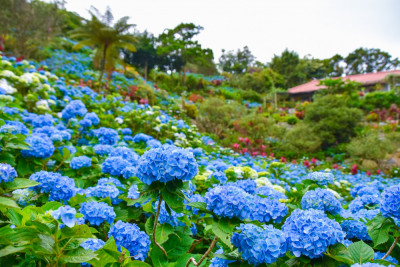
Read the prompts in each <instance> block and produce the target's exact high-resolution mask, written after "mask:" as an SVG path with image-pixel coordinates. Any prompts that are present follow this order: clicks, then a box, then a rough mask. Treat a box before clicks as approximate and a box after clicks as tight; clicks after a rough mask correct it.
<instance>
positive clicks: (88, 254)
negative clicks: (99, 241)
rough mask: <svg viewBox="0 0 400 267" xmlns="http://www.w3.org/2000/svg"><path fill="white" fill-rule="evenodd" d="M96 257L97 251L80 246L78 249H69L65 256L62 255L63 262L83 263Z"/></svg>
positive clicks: (61, 260)
mask: <svg viewBox="0 0 400 267" xmlns="http://www.w3.org/2000/svg"><path fill="white" fill-rule="evenodd" d="M95 257H96V253H95V252H94V251H92V250H86V249H84V248H78V249H76V250H72V251H69V252H68V253H67V254H65V256H62V257H60V262H61V263H82V262H87V261H90V260H91V259H93V258H95Z"/></svg>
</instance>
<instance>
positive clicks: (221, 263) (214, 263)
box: [209, 248, 235, 267]
mask: <svg viewBox="0 0 400 267" xmlns="http://www.w3.org/2000/svg"><path fill="white" fill-rule="evenodd" d="M219 254H224V250H223V249H222V248H220V249H218V250H217V251H215V253H214V255H219ZM232 262H235V261H233V260H226V259H222V258H218V257H214V258H212V259H211V264H210V266H209V267H228V264H229V263H232Z"/></svg>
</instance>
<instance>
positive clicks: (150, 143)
mask: <svg viewBox="0 0 400 267" xmlns="http://www.w3.org/2000/svg"><path fill="white" fill-rule="evenodd" d="M146 145H147V147H150V148H157V147H160V146H162V144H161V142H160V141H158V140H157V139H150V140H148V141H147V142H146Z"/></svg>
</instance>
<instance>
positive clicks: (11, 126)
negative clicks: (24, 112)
mask: <svg viewBox="0 0 400 267" xmlns="http://www.w3.org/2000/svg"><path fill="white" fill-rule="evenodd" d="M0 133H10V134H24V135H28V134H29V129H28V128H27V127H26V126H25V124H23V123H22V122H19V121H6V124H5V125H2V126H1V127H0Z"/></svg>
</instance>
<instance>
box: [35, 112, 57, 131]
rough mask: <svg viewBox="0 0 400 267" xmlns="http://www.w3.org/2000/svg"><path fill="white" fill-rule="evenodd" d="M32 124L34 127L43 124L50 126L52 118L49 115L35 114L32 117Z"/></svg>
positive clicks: (43, 125) (39, 126) (52, 121)
mask: <svg viewBox="0 0 400 267" xmlns="http://www.w3.org/2000/svg"><path fill="white" fill-rule="evenodd" d="M31 123H32V126H33V127H34V128H41V127H45V126H52V125H53V123H54V119H53V117H52V116H51V115H48V114H46V115H37V116H35V117H34V118H33V119H32V122H31Z"/></svg>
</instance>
